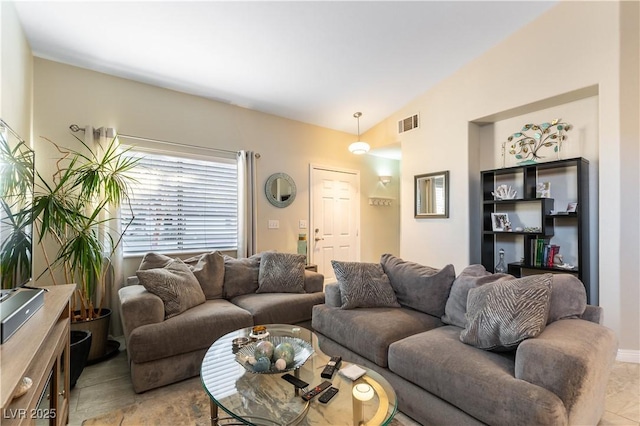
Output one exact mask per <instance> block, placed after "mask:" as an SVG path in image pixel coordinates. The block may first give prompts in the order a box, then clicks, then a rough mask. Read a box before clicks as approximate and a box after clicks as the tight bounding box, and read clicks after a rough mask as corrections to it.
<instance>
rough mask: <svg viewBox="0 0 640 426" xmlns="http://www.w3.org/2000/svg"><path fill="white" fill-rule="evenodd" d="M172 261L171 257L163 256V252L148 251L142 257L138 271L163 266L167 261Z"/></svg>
mask: <svg viewBox="0 0 640 426" xmlns="http://www.w3.org/2000/svg"><path fill="white" fill-rule="evenodd" d="M171 262H173V258H172V257H169V256H165V255H164V254H160V253H155V252H149V253H146V254H145V255H144V256H143V257H142V261H141V262H140V266H138V270H139V271H145V270H147V269H155V268H164V267H165V266H167V265H168V264H169V263H171Z"/></svg>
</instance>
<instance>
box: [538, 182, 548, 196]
mask: <svg viewBox="0 0 640 426" xmlns="http://www.w3.org/2000/svg"><path fill="white" fill-rule="evenodd" d="M536 198H551V182H538V184H537V185H536Z"/></svg>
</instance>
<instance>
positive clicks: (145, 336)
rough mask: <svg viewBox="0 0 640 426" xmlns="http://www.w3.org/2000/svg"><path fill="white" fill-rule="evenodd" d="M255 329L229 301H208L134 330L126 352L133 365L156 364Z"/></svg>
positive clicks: (245, 312) (248, 314)
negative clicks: (245, 329)
mask: <svg viewBox="0 0 640 426" xmlns="http://www.w3.org/2000/svg"><path fill="white" fill-rule="evenodd" d="M252 325H253V318H252V317H251V314H250V313H249V312H247V311H245V310H244V309H242V308H239V307H238V306H236V305H234V304H233V303H231V302H229V301H228V300H224V299H215V300H207V301H206V302H205V303H203V304H201V305H198V306H196V307H193V308H191V309H189V310H187V311H185V312H183V313H182V314H180V315H177V316H175V317H172V318H169V319H167V320H165V321H162V322H161V323H156V324H148V325H143V326H141V327H138V328H136V329H134V330H133V331H132V332H131V334H130V335H129V341H128V346H127V352H128V355H129V357H130V359H131V361H132V362H136V363H142V362H148V361H153V360H157V359H161V358H166V357H170V356H174V355H178V354H185V353H189V352H192V351H196V350H200V349H207V348H208V347H209V346H211V345H212V344H213V342H214V341H215V340H216V339H218V338H219V337H221V336H223V335H225V334H227V333H230V332H232V331H234V330H238V329H240V328H244V327H251V326H252Z"/></svg>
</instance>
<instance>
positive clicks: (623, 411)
mask: <svg viewBox="0 0 640 426" xmlns="http://www.w3.org/2000/svg"><path fill="white" fill-rule="evenodd" d="M183 383H184V382H183ZM181 386H184V385H181V383H176V384H174V385H171V386H165V387H164V388H161V389H158V390H154V391H150V392H146V393H143V394H136V393H135V392H134V391H133V386H132V385H131V380H130V379H129V366H128V364H127V355H126V352H124V351H121V352H120V353H119V354H118V355H117V356H116V357H114V358H112V359H110V360H107V361H104V362H101V363H99V364H95V365H92V366H89V367H87V368H85V370H84V371H83V373H82V376H80V379H78V382H77V384H76V387H75V388H74V389H73V390H72V391H71V396H70V416H69V424H70V425H72V426H80V425H82V422H83V421H84V420H85V419H88V418H92V417H95V416H97V415H100V414H104V413H107V412H109V411H112V410H114V409H116V408H120V407H123V406H126V405H130V404H133V403H135V402H139V401H142V400H144V399H148V398H157V397H161V396H162V394H164V393H165V392H175V391H180V389H181ZM605 405H606V413H605V415H604V416H603V418H602V420H601V421H600V423H599V424H600V425H628V426H632V425H634V426H640V364H630V363H622V362H616V364H615V366H614V369H613V373H612V375H611V379H610V380H609V386H608V389H607V399H606V403H605ZM403 417H404V418H403V419H402V423H403V424H405V425H410V424H412V422H411V421H410V420H409V419H408V418H406V416H403ZM399 420H400V419H399Z"/></svg>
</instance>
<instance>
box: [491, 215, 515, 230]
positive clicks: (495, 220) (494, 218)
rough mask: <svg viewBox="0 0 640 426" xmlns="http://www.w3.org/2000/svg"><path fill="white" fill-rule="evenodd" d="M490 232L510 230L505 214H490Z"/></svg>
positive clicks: (509, 223) (507, 216) (507, 217)
mask: <svg viewBox="0 0 640 426" xmlns="http://www.w3.org/2000/svg"><path fill="white" fill-rule="evenodd" d="M491 230H493V231H498V232H504V231H510V230H511V222H509V215H508V214H507V213H491Z"/></svg>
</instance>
